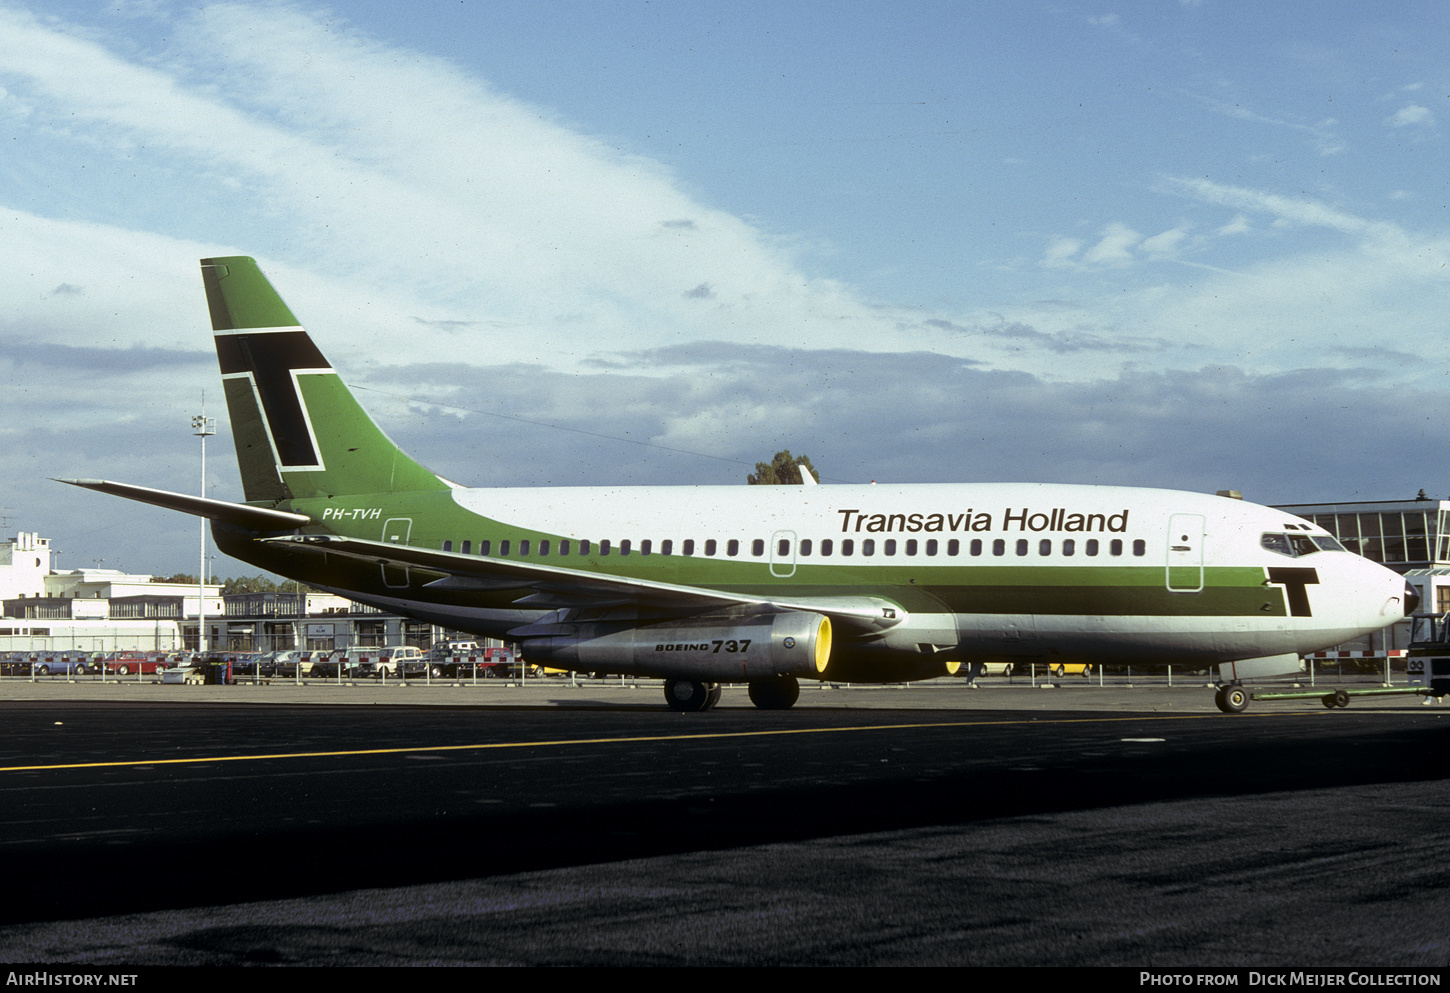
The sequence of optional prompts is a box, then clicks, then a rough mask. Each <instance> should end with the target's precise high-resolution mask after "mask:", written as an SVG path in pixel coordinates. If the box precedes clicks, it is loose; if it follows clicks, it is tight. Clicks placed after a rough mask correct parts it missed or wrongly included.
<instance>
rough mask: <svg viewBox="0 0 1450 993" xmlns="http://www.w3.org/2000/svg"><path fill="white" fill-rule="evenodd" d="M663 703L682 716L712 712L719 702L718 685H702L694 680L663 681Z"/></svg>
mask: <svg viewBox="0 0 1450 993" xmlns="http://www.w3.org/2000/svg"><path fill="white" fill-rule="evenodd" d="M665 702H666V703H668V704H669V705H670V709H671V710H674V711H678V712H680V713H682V714H688V713H693V712H695V711H700V710H713V709H714V707H715V704H717V703H719V702H720V684H719V683H702V682H699V681H698V680H694V679H667V680H665Z"/></svg>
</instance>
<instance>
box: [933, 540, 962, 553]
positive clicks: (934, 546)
mask: <svg viewBox="0 0 1450 993" xmlns="http://www.w3.org/2000/svg"><path fill="white" fill-rule="evenodd" d="M936 548H937V545H936V539H935V538H928V539H926V554H928V555H935V554H936ZM952 554H953V555H955V554H956V553H955V552H953V553H952Z"/></svg>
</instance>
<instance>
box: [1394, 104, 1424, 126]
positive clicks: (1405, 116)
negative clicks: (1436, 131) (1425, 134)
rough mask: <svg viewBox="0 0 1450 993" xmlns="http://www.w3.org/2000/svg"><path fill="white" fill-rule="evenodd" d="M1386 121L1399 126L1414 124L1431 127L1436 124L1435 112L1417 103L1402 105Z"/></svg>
mask: <svg viewBox="0 0 1450 993" xmlns="http://www.w3.org/2000/svg"><path fill="white" fill-rule="evenodd" d="M1385 123H1386V124H1389V125H1391V126H1392V127H1397V128H1407V127H1412V126H1420V127H1427V128H1429V127H1434V126H1435V114H1434V112H1433V111H1431V110H1430V108H1429V107H1422V106H1420V105H1419V104H1417V103H1412V104H1410V105H1409V106H1406V107H1401V108H1400V109H1399V110H1397V111H1395V113H1394V114H1393V115H1391V116H1390V117H1388V118H1386V120H1385Z"/></svg>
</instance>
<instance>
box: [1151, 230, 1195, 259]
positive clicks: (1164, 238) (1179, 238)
mask: <svg viewBox="0 0 1450 993" xmlns="http://www.w3.org/2000/svg"><path fill="white" fill-rule="evenodd" d="M1190 228H1191V225H1188V224H1180V225H1179V226H1178V227H1176V228H1171V229H1169V230H1167V231H1164V232H1163V233H1161V234H1155V235H1154V236H1153V237H1151V238H1145V239H1143V243H1142V245H1141V246H1140V247H1141V248H1142V250H1143V251H1144V252H1146V253H1147V254H1149V255H1152V256H1156V257H1169V256H1174V255H1177V254H1178V250H1179V248H1180V247H1181V246H1182V245H1183V242H1184V241H1185V239H1187V237H1188V232H1189V230H1190Z"/></svg>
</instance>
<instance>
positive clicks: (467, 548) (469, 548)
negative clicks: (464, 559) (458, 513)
mask: <svg viewBox="0 0 1450 993" xmlns="http://www.w3.org/2000/svg"><path fill="white" fill-rule="evenodd" d="M463 554H464V555H472V554H473V541H472V539H469V538H465V539H464V540H463Z"/></svg>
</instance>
